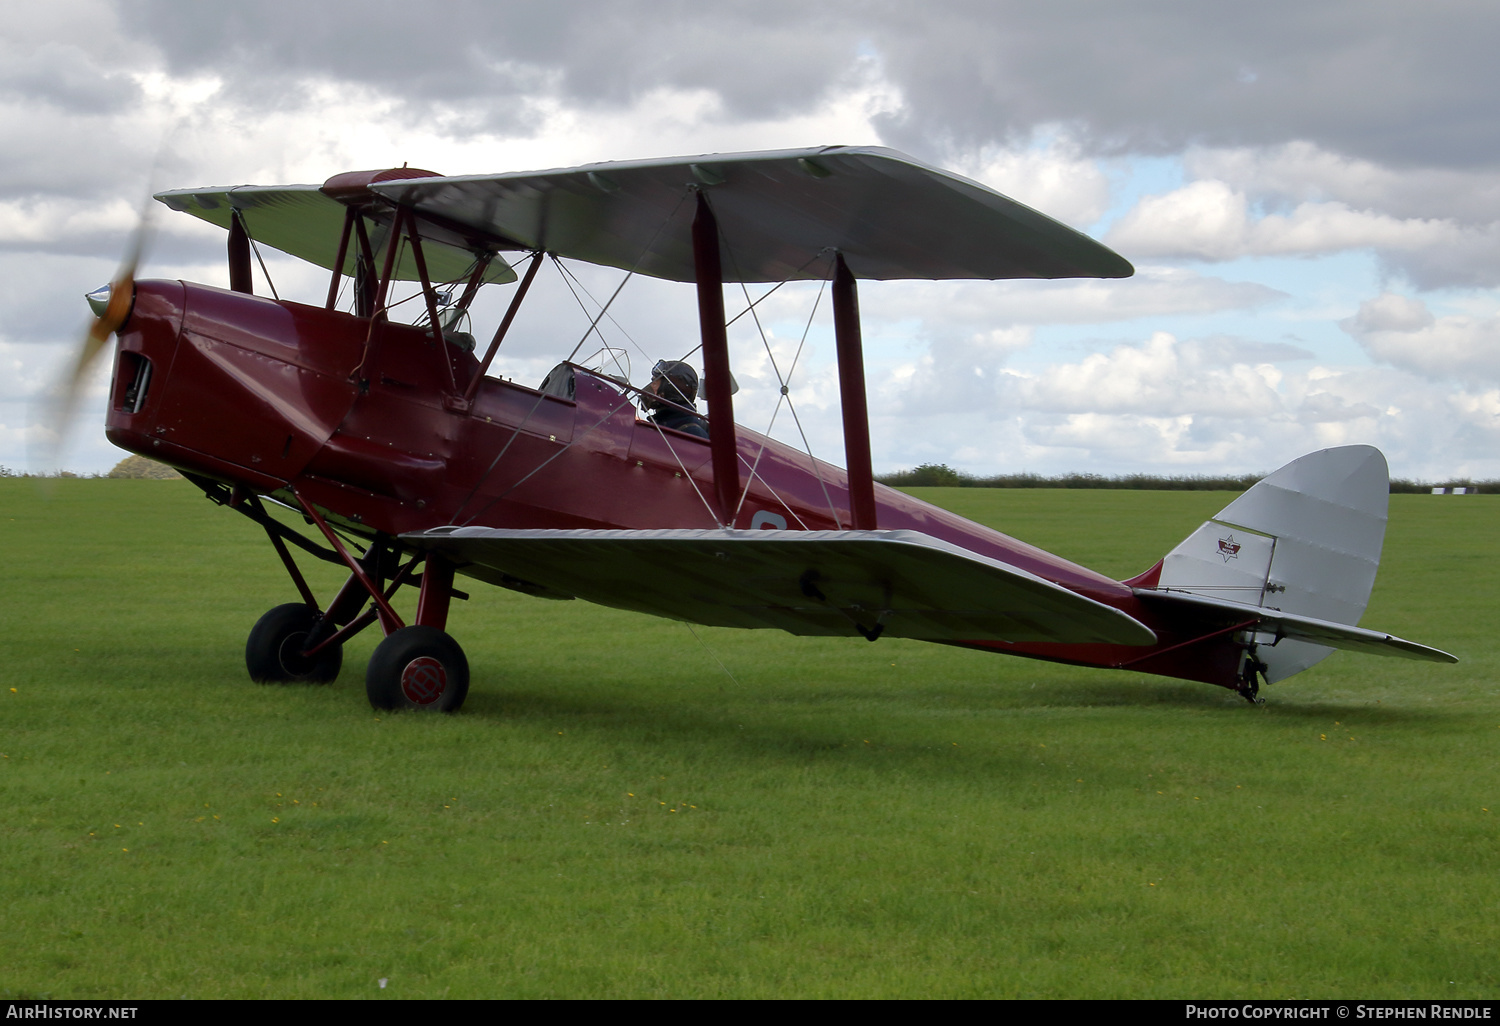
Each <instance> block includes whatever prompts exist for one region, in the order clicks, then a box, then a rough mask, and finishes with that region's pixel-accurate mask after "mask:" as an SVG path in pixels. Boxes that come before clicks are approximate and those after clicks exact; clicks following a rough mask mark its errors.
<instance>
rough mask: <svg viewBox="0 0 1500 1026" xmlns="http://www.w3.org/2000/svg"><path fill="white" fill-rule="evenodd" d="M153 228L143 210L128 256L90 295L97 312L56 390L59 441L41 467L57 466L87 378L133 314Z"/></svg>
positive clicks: (53, 419) (52, 416)
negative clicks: (138, 279)
mask: <svg viewBox="0 0 1500 1026" xmlns="http://www.w3.org/2000/svg"><path fill="white" fill-rule="evenodd" d="M149 228H150V218H149V217H148V216H147V213H146V212H144V211H143V212H142V213H141V219H140V221H139V222H138V223H137V224H136V226H135V230H134V231H133V232H131V235H130V242H129V245H128V246H127V247H126V249H125V257H124V259H123V260H121V261H120V269H119V270H118V271H116V272H115V275H114V277H113V278H112V279H111V280H110V283H109V284H108V285H101V286H100V287H99V288H97V289H95V290H94V291H93V292H90V293H89V294H88V296H87V297H86V298H87V299H88V303H89V308H90V309H92V310H93V312H94V321H93V323H92V324H90V325H89V327H88V330H87V331H86V332H84V336H83V339H82V340H81V342H80V344H79V346H78V350H77V354H76V356H75V358H74V360H73V363H72V366H71V367H70V368H69V369H68V371H67V372H66V373H65V375H64V376H63V378H62V380H61V381H60V382H59V383H58V385H57V387H56V388H55V389H54V390H53V400H52V403H51V409H50V410H49V411H48V414H49V415H48V417H47V421H48V425H47V426H49V427H51V428H52V431H53V435H54V437H55V441H53V442H52V443H50V445H48V447H47V451H46V452H45V453H44V459H45V464H46V465H44V466H42V467H39V468H38V469H40V470H43V471H48V470H53V469H56V468H54V467H52V466H50V464H51V463H52V462H53V461H54V460H55V459H56V458H57V457H59V456H60V455H61V453H62V449H63V443H64V441H66V438H67V431H68V421H69V419H70V418H71V417H72V415H73V411H74V409H75V407H77V405H78V396H79V394H80V393H81V392H82V390H83V383H84V380H85V379H86V378H87V376H88V372H89V370H90V369H91V368H92V367H93V366H94V362H95V361H96V360H97V359H98V357H99V354H100V353H101V352H102V351H103V350H104V347H105V343H107V342H108V341H109V337H110V335H112V334H114V333H115V332H116V331H119V330H120V328H121V326H123V325H124V323H125V321H126V319H127V318H129V317H130V310H131V307H132V306H133V305H134V303H135V272H136V269H137V268H138V267H139V266H140V262H141V255H142V253H144V251H145V248H146V236H147V234H148V233H149Z"/></svg>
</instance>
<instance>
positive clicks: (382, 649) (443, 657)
mask: <svg viewBox="0 0 1500 1026" xmlns="http://www.w3.org/2000/svg"><path fill="white" fill-rule="evenodd" d="M365 693H366V694H367V695H369V697H370V704H371V705H372V706H374V707H375V708H376V709H433V710H436V711H438V712H457V711H458V708H459V706H461V705H463V704H464V699H465V698H467V697H468V695H469V660H468V659H466V658H464V650H463V649H461V648H459V647H458V642H456V641H454V640H453V639H452V638H451V637H449V636H448V635H447V634H444V633H443V632H442V631H440V630H438V629H437V628H436V627H423V626H421V625H418V626H415V627H403V628H401V629H400V630H399V631H392V632H391V633H390V634H389V635H388V636H387V637H386V639H385V640H384V641H382V642H381V643H380V644H378V645H376V646H375V651H374V652H373V653H371V655H370V665H369V666H368V667H367V668H366V669H365Z"/></svg>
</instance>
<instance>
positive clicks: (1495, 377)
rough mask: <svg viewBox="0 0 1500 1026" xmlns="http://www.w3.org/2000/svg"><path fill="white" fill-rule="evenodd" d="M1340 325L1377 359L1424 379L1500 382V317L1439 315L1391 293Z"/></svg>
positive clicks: (1367, 303) (1363, 305) (1363, 306)
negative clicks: (1434, 314)
mask: <svg viewBox="0 0 1500 1026" xmlns="http://www.w3.org/2000/svg"><path fill="white" fill-rule="evenodd" d="M1339 327H1341V328H1343V329H1344V330H1345V331H1347V332H1348V333H1349V334H1350V335H1352V336H1354V338H1355V339H1357V340H1358V341H1359V344H1360V345H1361V346H1363V347H1364V349H1365V351H1366V352H1368V353H1369V354H1370V355H1371V356H1372V357H1374V358H1375V359H1377V360H1383V361H1385V362H1387V363H1390V364H1393V365H1395V366H1397V367H1401V368H1403V369H1405V370H1409V371H1412V372H1413V373H1416V374H1420V375H1422V376H1424V377H1428V378H1435V379H1454V378H1456V379H1459V380H1464V381H1472V380H1475V379H1478V380H1481V381H1500V316H1492V317H1471V316H1462V315H1456V316H1447V317H1435V316H1433V314H1432V312H1431V311H1429V310H1428V309H1427V304H1426V303H1424V302H1423V301H1422V300H1420V299H1411V298H1408V297H1406V296H1400V295H1396V294H1393V293H1389V292H1386V293H1382V294H1381V295H1379V296H1377V297H1376V298H1375V299H1369V300H1366V301H1365V302H1363V303H1361V304H1360V305H1359V313H1357V314H1355V315H1354V316H1353V317H1349V318H1346V319H1344V320H1342V321H1340V322H1339Z"/></svg>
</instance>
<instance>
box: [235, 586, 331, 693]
mask: <svg viewBox="0 0 1500 1026" xmlns="http://www.w3.org/2000/svg"><path fill="white" fill-rule="evenodd" d="M321 621H322V616H321V615H320V614H319V613H318V611H317V610H315V609H313V608H312V607H310V606H308V605H305V604H304V603H301V602H288V603H287V604H286V605H282V606H277V607H276V608H274V609H272V610H271V611H269V612H268V613H266V615H265V616H262V617H261V618H260V619H259V620H257V621H256V623H255V626H254V627H252V628H251V629H250V637H249V639H247V640H246V642H245V668H246V669H247V670H249V671H250V679H251V680H253V681H256V682H257V683H260V684H289V683H294V682H301V683H306V684H328V683H331V682H332V681H334V680H335V679H337V677H338V675H339V668H340V667H341V666H343V664H344V649H343V646H342V645H339V644H332V645H328V646H326V647H324V648H323V649H322V651H320V652H318V654H317V655H315V656H311V657H308V656H304V655H303V654H302V652H303V650H304V649H305V648H306V647H307V642H308V638H309V636H311V634H312V633H313V630H314V629H315V628H316V627H317V626H318V624H319V623H320V622H321Z"/></svg>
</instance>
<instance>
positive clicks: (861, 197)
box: [371, 146, 1134, 282]
mask: <svg viewBox="0 0 1500 1026" xmlns="http://www.w3.org/2000/svg"><path fill="white" fill-rule="evenodd" d="M371 189H372V190H373V191H374V192H376V193H378V194H379V195H382V196H385V197H387V198H388V199H390V200H391V201H393V202H395V203H399V204H403V205H407V206H410V207H412V208H414V209H415V210H417V211H418V212H419V213H421V214H426V215H430V216H432V217H433V218H434V219H435V220H440V221H442V222H444V223H449V224H453V225H462V226H466V227H468V228H471V229H475V230H479V231H488V232H493V233H495V234H496V235H499V236H503V237H505V238H506V239H510V240H514V241H515V242H517V243H520V244H521V245H524V246H525V247H527V248H529V249H537V250H545V251H547V252H550V253H556V254H558V255H559V256H567V257H573V258H575V259H578V260H583V261H587V262H589V263H594V264H604V265H607V266H612V267H619V268H625V269H629V270H635V271H638V272H639V273H641V274H648V275H651V276H653V277H657V278H666V279H669V280H672V281H683V282H690V281H694V280H696V275H695V273H694V269H693V250H692V240H691V225H692V220H693V216H694V214H695V212H696V206H697V199H696V197H697V195H698V193H700V192H701V193H702V194H703V196H704V197H705V198H706V199H707V200H708V203H709V206H710V207H711V208H712V209H713V212H714V216H715V218H716V219H717V221H718V225H719V233H720V250H721V252H720V257H721V260H722V263H723V274H724V280H725V281H731V282H779V281H797V280H812V281H817V280H820V279H826V278H828V277H830V267H831V262H832V257H833V254H834V253H835V252H837V253H841V254H843V256H844V259H845V261H846V262H847V263H848V265H849V269H850V271H852V272H853V274H854V276H855V277H857V278H874V279H897V278H927V279H949V278H981V279H985V278H987V279H999V278H1124V277H1129V276H1130V275H1131V274H1132V273H1133V271H1134V269H1133V268H1132V267H1131V266H1130V263H1129V262H1128V261H1126V260H1125V259H1124V258H1123V257H1121V256H1120V255H1119V254H1117V253H1115V252H1114V251H1113V250H1111V249H1109V248H1107V247H1105V246H1102V245H1100V244H1099V243H1097V242H1095V241H1094V240H1093V239H1091V238H1089V237H1088V236H1087V235H1084V234H1083V233H1081V232H1078V231H1075V230H1073V229H1072V228H1069V227H1068V226H1066V225H1064V224H1060V223H1059V222H1057V221H1054V220H1052V219H1051V218H1050V217H1047V216H1046V215H1045V214H1041V213H1038V212H1037V211H1035V210H1033V209H1031V208H1030V207H1028V206H1025V205H1024V204H1021V203H1017V202H1016V201H1015V200H1013V199H1011V198H1009V197H1008V196H1004V195H1002V194H1000V193H998V192H996V191H995V190H994V189H991V188H988V187H987V186H984V185H981V184H979V183H978V182H973V181H970V180H969V179H967V178H962V177H960V176H958V175H955V174H952V173H951V172H948V171H944V170H942V169H940V168H936V167H932V166H930V165H928V164H924V163H922V162H921V161H919V160H916V159H915V158H913V157H909V156H907V155H906V154H904V153H898V152H896V151H895V150H889V149H885V148H883V147H877V146H824V147H818V148H814V149H803V150H770V151H762V152H756V153H713V154H705V155H703V156H698V157H668V158H661V159H653V160H635V161H616V162H611V163H604V164H589V165H584V166H582V167H571V168H560V169H557V170H553V171H527V172H518V173H510V174H492V175H471V176H464V177H455V178H411V179H402V180H399V181H390V182H381V183H378V184H376V185H372V186H371Z"/></svg>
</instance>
